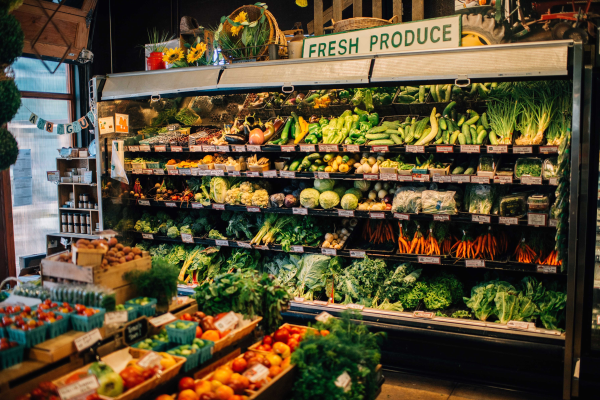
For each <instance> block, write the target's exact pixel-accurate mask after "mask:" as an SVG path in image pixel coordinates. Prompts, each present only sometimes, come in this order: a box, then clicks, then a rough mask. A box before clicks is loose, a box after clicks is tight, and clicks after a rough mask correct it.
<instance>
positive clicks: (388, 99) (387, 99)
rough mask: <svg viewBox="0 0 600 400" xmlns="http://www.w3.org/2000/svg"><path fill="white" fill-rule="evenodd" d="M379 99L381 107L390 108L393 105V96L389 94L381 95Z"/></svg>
mask: <svg viewBox="0 0 600 400" xmlns="http://www.w3.org/2000/svg"><path fill="white" fill-rule="evenodd" d="M379 99H380V100H381V105H384V106H389V105H390V104H392V96H390V94H389V93H383V94H381V95H380V96H379Z"/></svg>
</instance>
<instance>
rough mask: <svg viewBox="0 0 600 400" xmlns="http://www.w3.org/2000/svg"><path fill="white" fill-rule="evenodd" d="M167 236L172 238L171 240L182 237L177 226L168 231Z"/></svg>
mask: <svg viewBox="0 0 600 400" xmlns="http://www.w3.org/2000/svg"><path fill="white" fill-rule="evenodd" d="M167 236H168V237H170V238H171V239H175V238H177V237H179V236H181V235H180V234H179V229H177V227H176V226H172V227H170V228H169V230H168V231H167Z"/></svg>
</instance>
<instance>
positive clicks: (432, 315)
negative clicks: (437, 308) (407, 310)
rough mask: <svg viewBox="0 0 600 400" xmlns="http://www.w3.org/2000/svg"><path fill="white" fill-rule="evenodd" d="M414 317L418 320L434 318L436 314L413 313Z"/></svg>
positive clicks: (425, 312)
mask: <svg viewBox="0 0 600 400" xmlns="http://www.w3.org/2000/svg"><path fill="white" fill-rule="evenodd" d="M413 317H417V318H434V317H435V313H434V312H432V311H413Z"/></svg>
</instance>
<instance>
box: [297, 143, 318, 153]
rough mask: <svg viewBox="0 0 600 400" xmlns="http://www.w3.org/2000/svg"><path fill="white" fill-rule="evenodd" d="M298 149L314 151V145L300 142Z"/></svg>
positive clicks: (308, 151)
mask: <svg viewBox="0 0 600 400" xmlns="http://www.w3.org/2000/svg"><path fill="white" fill-rule="evenodd" d="M300 151H301V152H306V153H314V152H315V151H316V147H315V145H314V144H301V145H300Z"/></svg>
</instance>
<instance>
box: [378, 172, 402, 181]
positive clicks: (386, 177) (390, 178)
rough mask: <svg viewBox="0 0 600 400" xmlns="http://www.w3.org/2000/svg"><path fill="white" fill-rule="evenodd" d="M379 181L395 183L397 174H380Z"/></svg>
mask: <svg viewBox="0 0 600 400" xmlns="http://www.w3.org/2000/svg"><path fill="white" fill-rule="evenodd" d="M379 179H381V180H382V181H397V180H398V175H397V174H380V175H379Z"/></svg>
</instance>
